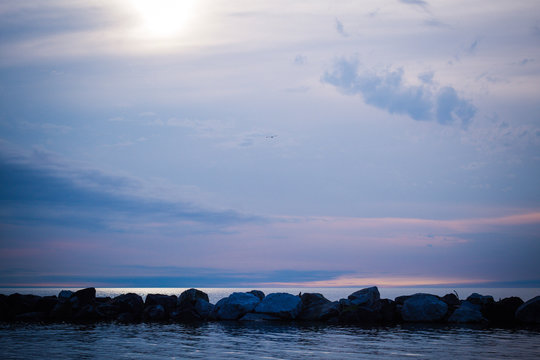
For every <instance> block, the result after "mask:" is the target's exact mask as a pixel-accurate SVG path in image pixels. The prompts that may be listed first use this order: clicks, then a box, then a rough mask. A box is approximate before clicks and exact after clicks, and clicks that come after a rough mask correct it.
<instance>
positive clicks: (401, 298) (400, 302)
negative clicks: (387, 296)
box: [394, 295, 412, 305]
mask: <svg viewBox="0 0 540 360" xmlns="http://www.w3.org/2000/svg"><path fill="white" fill-rule="evenodd" d="M411 296H412V295H401V296H398V297H396V298H395V299H394V301H395V303H396V305H403V304H404V303H405V301H406V300H407V299H409V298H410V297H411Z"/></svg>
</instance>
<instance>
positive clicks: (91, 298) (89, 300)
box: [71, 287, 96, 306]
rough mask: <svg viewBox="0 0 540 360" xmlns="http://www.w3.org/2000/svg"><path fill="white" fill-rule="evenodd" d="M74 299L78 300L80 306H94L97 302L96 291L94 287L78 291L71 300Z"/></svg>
mask: <svg viewBox="0 0 540 360" xmlns="http://www.w3.org/2000/svg"><path fill="white" fill-rule="evenodd" d="M73 298H77V299H78V304H79V305H80V306H83V305H87V304H93V303H94V302H95V301H96V289H95V288H93V287H92V288H86V289H82V290H79V291H76V292H74V293H73V295H71V299H73Z"/></svg>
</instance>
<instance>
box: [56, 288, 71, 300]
mask: <svg viewBox="0 0 540 360" xmlns="http://www.w3.org/2000/svg"><path fill="white" fill-rule="evenodd" d="M71 296H73V291H70V290H62V291H60V293H58V300H60V301H62V300H69V299H70V298H71Z"/></svg>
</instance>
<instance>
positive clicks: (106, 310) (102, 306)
mask: <svg viewBox="0 0 540 360" xmlns="http://www.w3.org/2000/svg"><path fill="white" fill-rule="evenodd" d="M96 313H97V314H98V315H99V317H100V318H102V319H104V320H113V319H116V317H117V316H118V314H119V313H120V307H118V306H116V305H113V304H111V303H99V304H97V305H96Z"/></svg>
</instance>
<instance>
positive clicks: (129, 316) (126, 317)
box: [116, 312, 137, 323]
mask: <svg viewBox="0 0 540 360" xmlns="http://www.w3.org/2000/svg"><path fill="white" fill-rule="evenodd" d="M116 321H118V322H121V323H133V322H136V321H137V318H136V317H135V315H134V314H133V313H130V312H124V313H121V314H118V316H117V318H116Z"/></svg>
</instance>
